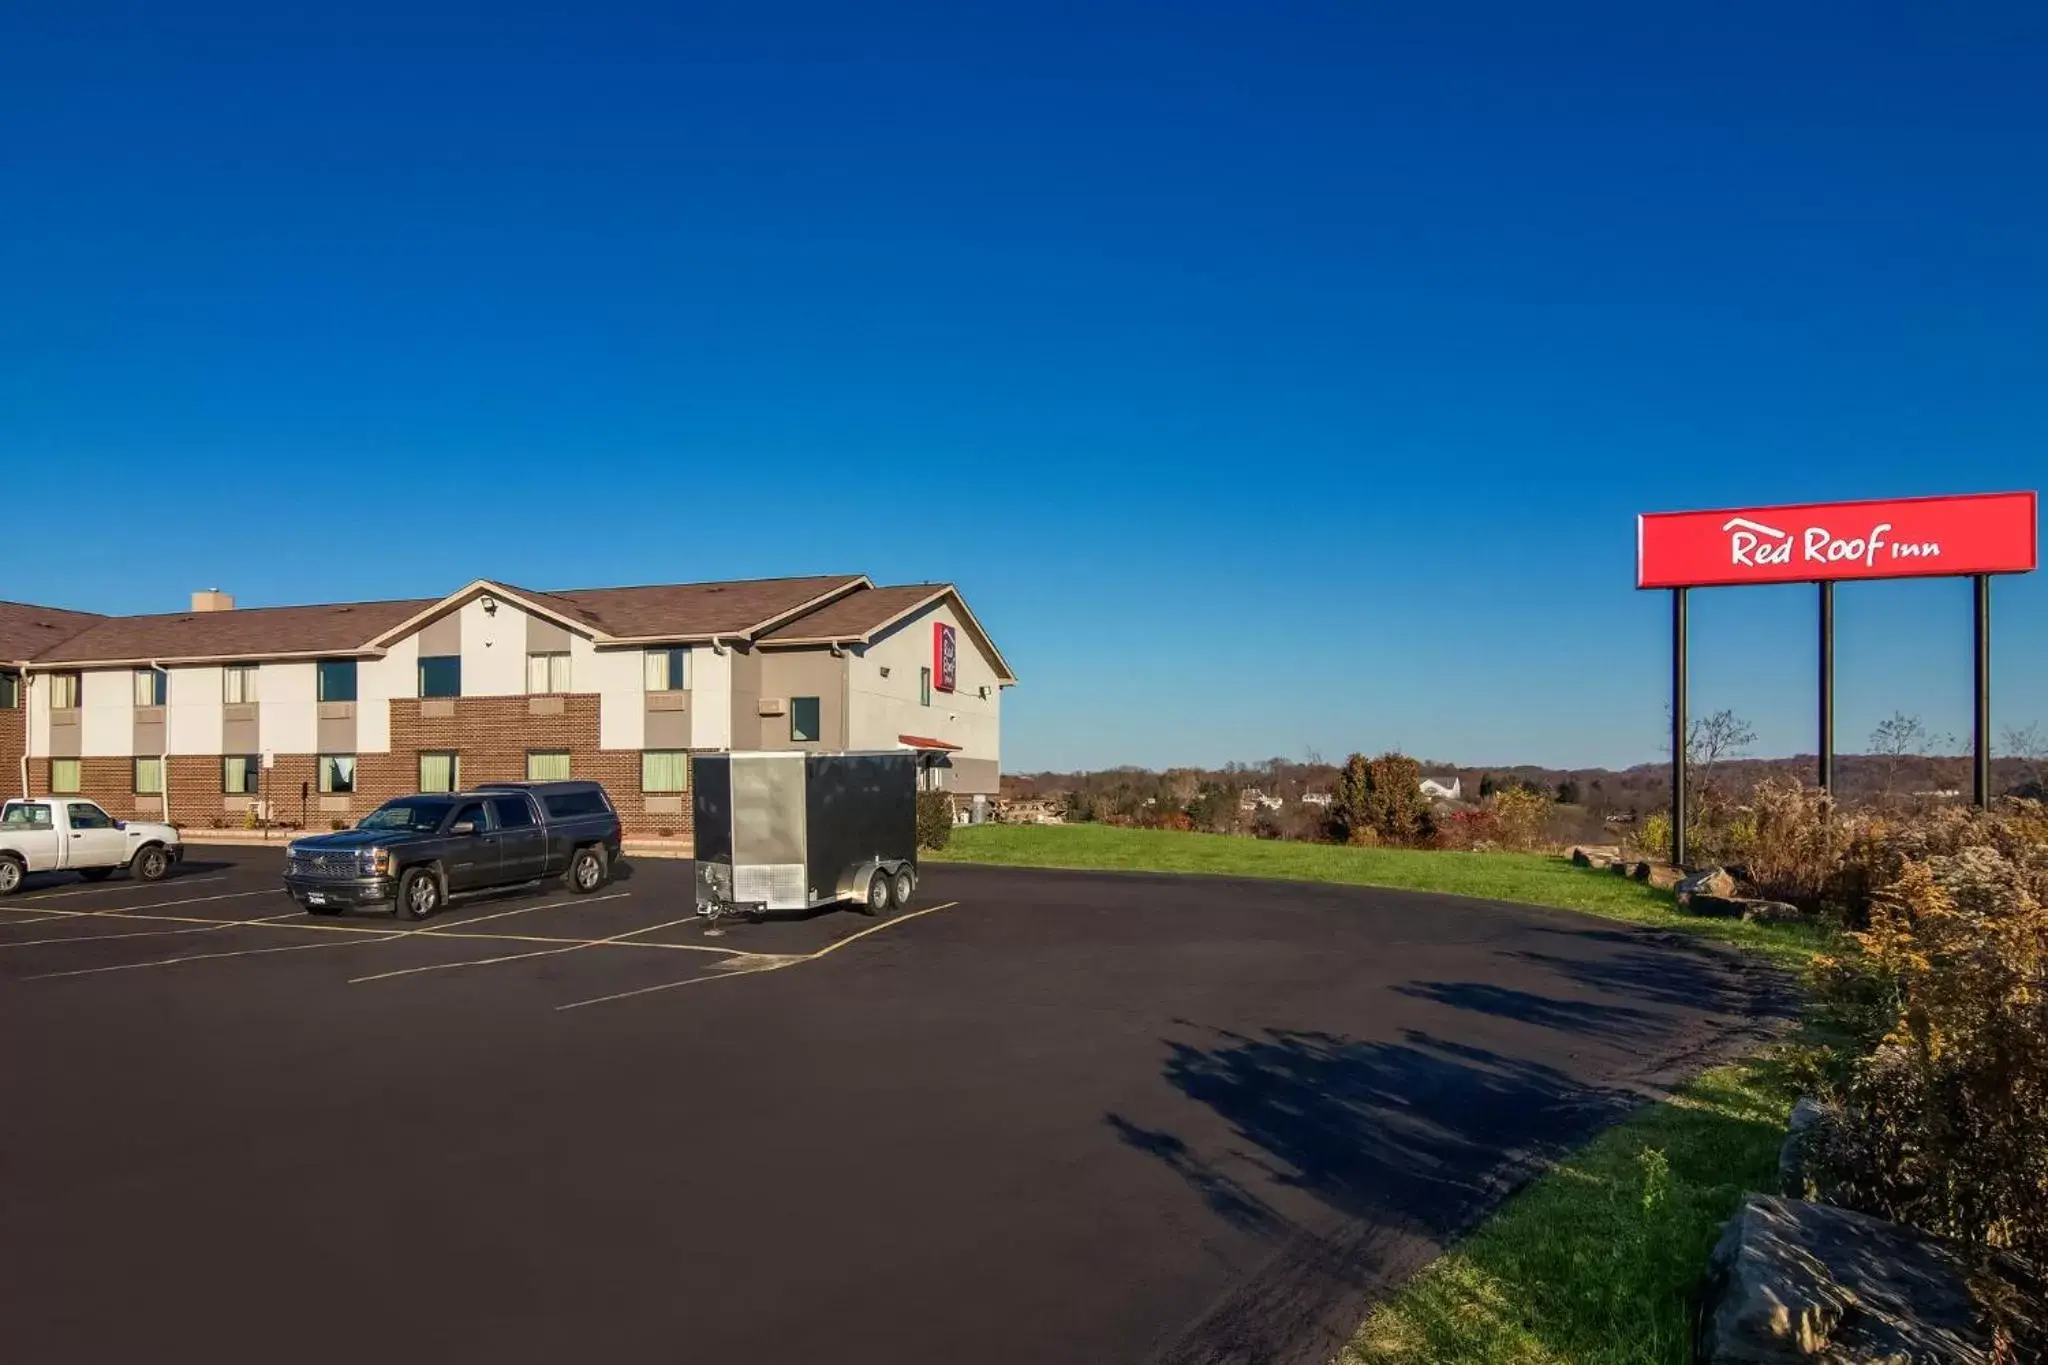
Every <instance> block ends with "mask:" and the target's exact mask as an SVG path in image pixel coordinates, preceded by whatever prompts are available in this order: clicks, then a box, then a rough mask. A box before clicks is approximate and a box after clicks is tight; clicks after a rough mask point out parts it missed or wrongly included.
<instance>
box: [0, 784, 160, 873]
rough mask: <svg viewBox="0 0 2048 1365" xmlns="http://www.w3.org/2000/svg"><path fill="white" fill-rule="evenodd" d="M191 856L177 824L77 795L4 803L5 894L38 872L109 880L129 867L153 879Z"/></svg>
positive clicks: (0, 865) (0, 830) (1, 865)
mask: <svg viewBox="0 0 2048 1365" xmlns="http://www.w3.org/2000/svg"><path fill="white" fill-rule="evenodd" d="M184 856H185V846H184V843H183V841H182V839H181V838H180V836H179V834H178V831H177V828H176V826H173V825H160V824H157V823H155V822H153V821H148V820H116V819H115V818H114V817H113V816H111V815H109V814H107V813H106V812H105V811H103V810H101V809H100V808H99V807H98V806H96V805H94V804H93V803H92V802H90V801H82V800H80V799H79V798H78V797H75V796H36V797H31V798H29V799H27V800H14V801H9V802H7V804H6V805H4V806H0V896H7V895H12V894H13V893H14V892H16V891H19V890H20V889H21V883H22V879H23V878H25V877H27V876H28V875H29V874H31V873H34V872H76V873H78V874H79V875H80V876H82V877H84V878H85V879H86V880H87V881H94V882H96V881H103V880H105V879H106V878H108V877H110V876H112V875H113V874H114V871H115V869H117V868H123V867H125V868H127V869H128V871H129V874H130V875H132V876H133V877H134V878H135V879H136V880H137V881H144V882H153V881H155V880H157V879H158V878H159V877H161V876H163V875H164V874H165V873H166V872H169V871H170V870H171V864H173V863H175V862H177V861H179V860H180V859H181V858H183V857H184Z"/></svg>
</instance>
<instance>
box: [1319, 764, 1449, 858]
mask: <svg viewBox="0 0 2048 1365" xmlns="http://www.w3.org/2000/svg"><path fill="white" fill-rule="evenodd" d="M1434 831H1435V827H1434V823H1433V822H1432V820H1431V818H1430V809H1429V802H1428V801H1427V800H1426V799H1424V797H1423V795H1422V765H1421V764H1420V763H1417V762H1416V761H1415V760H1414V759H1412V758H1410V757H1408V756H1407V755H1406V754H1394V753H1387V754H1381V755H1380V756H1379V757H1378V758H1373V759H1368V758H1367V757H1365V755H1363V754H1353V755H1351V757H1350V758H1348V759H1346V760H1345V762H1344V768H1343V771H1341V772H1339V773H1338V774H1337V790H1336V793H1335V795H1334V796H1333V798H1332V800H1331V802H1330V835H1331V837H1332V838H1333V839H1335V840H1336V841H1337V842H1338V843H1345V844H1395V845H1403V846H1406V845H1413V844H1419V843H1424V842H1427V841H1428V840H1429V838H1430V837H1431V835H1432V834H1433V833H1434Z"/></svg>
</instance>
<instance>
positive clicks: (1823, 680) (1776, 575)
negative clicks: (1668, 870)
mask: <svg viewBox="0 0 2048 1365" xmlns="http://www.w3.org/2000/svg"><path fill="white" fill-rule="evenodd" d="M2036 502H2037V496H2036V495H2035V494H2033V493H1972V494H1966V495H1963V496H1960V497H1950V498H1898V499H1894V500H1892V501H1889V502H1814V503H1798V504H1794V505H1792V506H1788V507H1732V508H1723V509H1721V510H1720V511H1715V512H1649V513H1645V514H1644V515H1642V516H1639V517H1637V518H1636V586H1637V587H1638V588H1669V589H1670V590H1671V777H1672V781H1671V861H1673V862H1674V863H1683V862H1684V861H1685V804H1686V801H1685V798H1686V791H1685V745H1686V733H1687V725H1686V716H1685V702H1686V661H1685V654H1686V593H1687V591H1688V590H1690V589H1692V588H1720V587H1741V586H1744V585H1746V584H1754V583H1817V584H1819V585H1820V746H1819V747H1820V784H1821V785H1822V786H1823V787H1831V786H1832V785H1833V782H1834V747H1835V745H1834V738H1835V734H1834V730H1835V701H1834V688H1835V681H1834V673H1835V596H1834V592H1835V584H1836V583H1838V582H1841V581H1843V580H1845V579H1859V578H1934V577H1944V578H1969V579H1972V580H1973V581H1974V585H1975V586H1974V594H1975V602H1976V667H1977V708H1976V726H1975V733H1976V781H1975V796H1976V800H1977V804H1978V805H1980V806H1981V805H1983V804H1984V803H1985V802H1986V801H1987V800H1988V799H1989V798H1990V785H1991V575H1992V574H1998V573H2032V572H2033V571H2034V569H2035V567H2036V565H2037V563H2038V560H2039V547H2038V530H2037V527H2038V524H2039V511H2038V508H2037V506H2036Z"/></svg>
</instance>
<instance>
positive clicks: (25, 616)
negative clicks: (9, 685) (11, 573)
mask: <svg viewBox="0 0 2048 1365" xmlns="http://www.w3.org/2000/svg"><path fill="white" fill-rule="evenodd" d="M106 619H107V618H106V617H104V616H95V615H93V614H92V613H91V612H89V611H63V610H60V609H59V608H57V607H38V606H32V605H30V604H29V603H27V602H0V663H24V662H26V661H28V660H30V659H33V658H35V657H36V655H38V654H40V653H41V652H43V651H44V650H47V649H50V648H53V647H54V646H56V645H60V644H62V643H63V642H64V641H66V640H68V639H70V638H71V637H72V636H74V635H76V634H78V633H79V632H80V631H82V630H85V629H87V628H89V627H91V626H93V625H94V624H96V623H98V622H100V621H104V620H106Z"/></svg>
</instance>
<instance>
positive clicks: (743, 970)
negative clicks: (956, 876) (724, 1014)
mask: <svg viewBox="0 0 2048 1365" xmlns="http://www.w3.org/2000/svg"><path fill="white" fill-rule="evenodd" d="M959 904H960V902H959V901H947V902H946V903H945V904H943V905H928V906H926V907H925V908H924V909H922V910H913V911H911V912H910V913H909V914H907V915H898V916H896V917H895V918H894V919H890V920H884V921H883V922H882V923H880V924H875V925H870V926H869V927H867V928H865V929H863V930H861V931H860V932H859V933H857V934H848V935H847V936H846V937H845V938H842V939H840V940H839V941H838V942H837V943H828V944H826V945H825V946H824V947H822V948H820V949H818V951H817V952H815V953H805V954H803V955H802V956H799V957H789V958H780V959H777V960H776V961H773V962H770V963H768V964H767V965H765V966H758V967H749V966H744V965H735V966H733V967H732V968H731V970H729V971H721V972H706V973H705V974H704V975H702V976H692V977H686V978H685V979H683V980H681V981H665V982H662V983H661V984H660V985H656V986H642V987H640V988H639V989H638V990H632V991H618V992H616V993H614V994H612V995H600V996H597V997H596V998H594V999H591V1000H576V1001H572V1002H571V1003H569V1004H567V1005H557V1006H555V1012H556V1013H557V1014H559V1013H561V1012H562V1011H563V1010H580V1009H582V1008H584V1007H585V1006H586V1005H604V1004H609V1003H611V1002H612V1001H614V1000H631V999H632V998H633V997H634V996H638V995H653V994H655V993H656V992H657V991H672V990H675V989H677V988H678V987H681V986H694V985H697V984H698V983H699V982H703V981H726V980H730V979H731V978H733V977H737V976H755V975H758V974H759V973H762V972H780V971H786V970H787V969H789V968H791V967H802V966H804V965H806V964H807V963H812V962H816V961H817V960H818V959H820V958H822V957H826V956H828V955H830V954H832V953H835V952H837V951H839V950H840V949H841V948H844V947H845V946H846V945H847V944H849V943H854V942H857V941H858V940H860V939H864V938H866V937H867V936H868V935H869V934H879V933H881V932H882V931H883V930H884V929H893V928H895V927H896V926H897V925H899V924H908V923H910V921H912V920H914V919H918V918H921V917H922V916H925V915H936V914H937V913H938V912H939V911H941V910H951V909H953V908H954V907H955V906H957V905H959Z"/></svg>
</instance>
